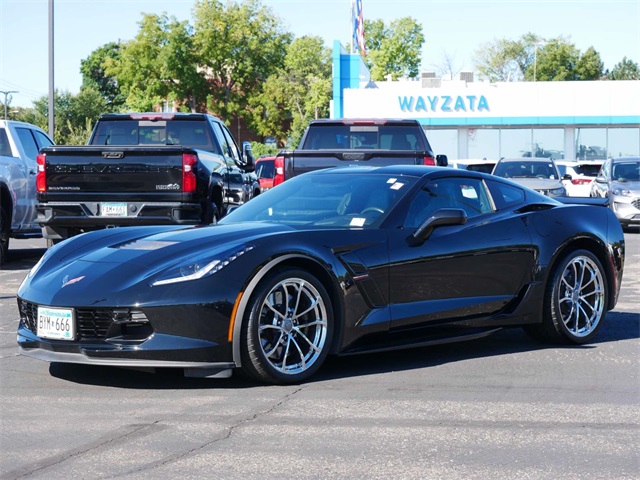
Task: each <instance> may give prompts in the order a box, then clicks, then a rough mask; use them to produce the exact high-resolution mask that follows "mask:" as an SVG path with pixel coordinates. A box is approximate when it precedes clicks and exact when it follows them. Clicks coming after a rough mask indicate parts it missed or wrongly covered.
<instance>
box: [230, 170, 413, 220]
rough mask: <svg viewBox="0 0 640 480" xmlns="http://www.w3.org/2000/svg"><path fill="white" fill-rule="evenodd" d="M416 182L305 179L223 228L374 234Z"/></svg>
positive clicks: (237, 214)
mask: <svg viewBox="0 0 640 480" xmlns="http://www.w3.org/2000/svg"><path fill="white" fill-rule="evenodd" d="M416 181H417V178H416V177H404V176H390V175H387V174H376V173H371V172H369V173H354V172H349V173H348V174H345V172H342V173H340V172H339V171H336V172H333V173H329V172H322V173H320V174H306V175H300V176H298V177H294V178H292V179H291V180H287V181H286V182H284V183H283V184H281V185H278V186H277V187H276V188H273V189H271V190H269V191H268V192H265V193H263V194H262V195H259V196H257V197H255V198H254V199H252V200H251V201H250V202H248V203H246V204H245V205H243V206H242V207H240V208H238V209H236V210H235V211H233V212H231V213H230V214H229V215H227V216H226V217H225V218H223V219H222V220H221V221H220V223H221V224H227V223H235V222H250V221H259V222H278V223H284V224H287V225H291V226H311V227H323V228H353V227H364V228H373V227H376V226H377V225H379V224H380V222H381V221H382V219H383V218H384V217H385V216H386V215H387V214H388V213H389V212H390V211H391V209H392V208H393V207H394V206H395V205H396V204H397V203H398V201H399V200H400V198H401V197H402V196H404V195H405V194H406V192H407V191H408V190H409V189H410V187H411V185H413V184H414V183H415V182H416Z"/></svg>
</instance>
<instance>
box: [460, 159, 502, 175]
mask: <svg viewBox="0 0 640 480" xmlns="http://www.w3.org/2000/svg"><path fill="white" fill-rule="evenodd" d="M496 162H497V160H487V159H486V158H482V159H477V158H467V159H460V160H449V165H450V166H452V167H453V168H461V169H463V170H471V171H472V172H482V173H491V172H492V171H493V168H494V167H495V166H496Z"/></svg>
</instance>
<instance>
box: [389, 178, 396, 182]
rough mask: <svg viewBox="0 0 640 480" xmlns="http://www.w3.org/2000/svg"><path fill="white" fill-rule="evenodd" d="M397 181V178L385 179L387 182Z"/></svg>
mask: <svg viewBox="0 0 640 480" xmlns="http://www.w3.org/2000/svg"><path fill="white" fill-rule="evenodd" d="M397 181H398V179H397V178H390V179H389V180H387V183H396V182H397Z"/></svg>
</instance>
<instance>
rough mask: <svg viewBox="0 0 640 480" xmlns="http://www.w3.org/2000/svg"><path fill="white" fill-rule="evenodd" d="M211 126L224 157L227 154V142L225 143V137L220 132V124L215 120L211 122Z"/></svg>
mask: <svg viewBox="0 0 640 480" xmlns="http://www.w3.org/2000/svg"><path fill="white" fill-rule="evenodd" d="M211 128H212V129H213V133H214V135H215V137H216V140H217V141H218V143H219V144H220V148H221V149H222V154H223V155H224V156H225V157H228V156H229V144H228V143H227V139H226V137H225V136H224V133H222V126H221V125H220V124H219V123H217V122H211Z"/></svg>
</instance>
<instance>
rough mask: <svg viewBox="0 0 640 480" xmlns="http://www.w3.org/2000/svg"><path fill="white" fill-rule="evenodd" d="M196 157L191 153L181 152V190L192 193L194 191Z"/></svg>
mask: <svg viewBox="0 0 640 480" xmlns="http://www.w3.org/2000/svg"><path fill="white" fill-rule="evenodd" d="M197 161H198V157H197V156H196V155H194V154H193V153H183V154H182V191H183V192H184V193H192V192H195V191H196V172H195V171H194V170H195V169H194V165H195V164H196V162H197Z"/></svg>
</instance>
